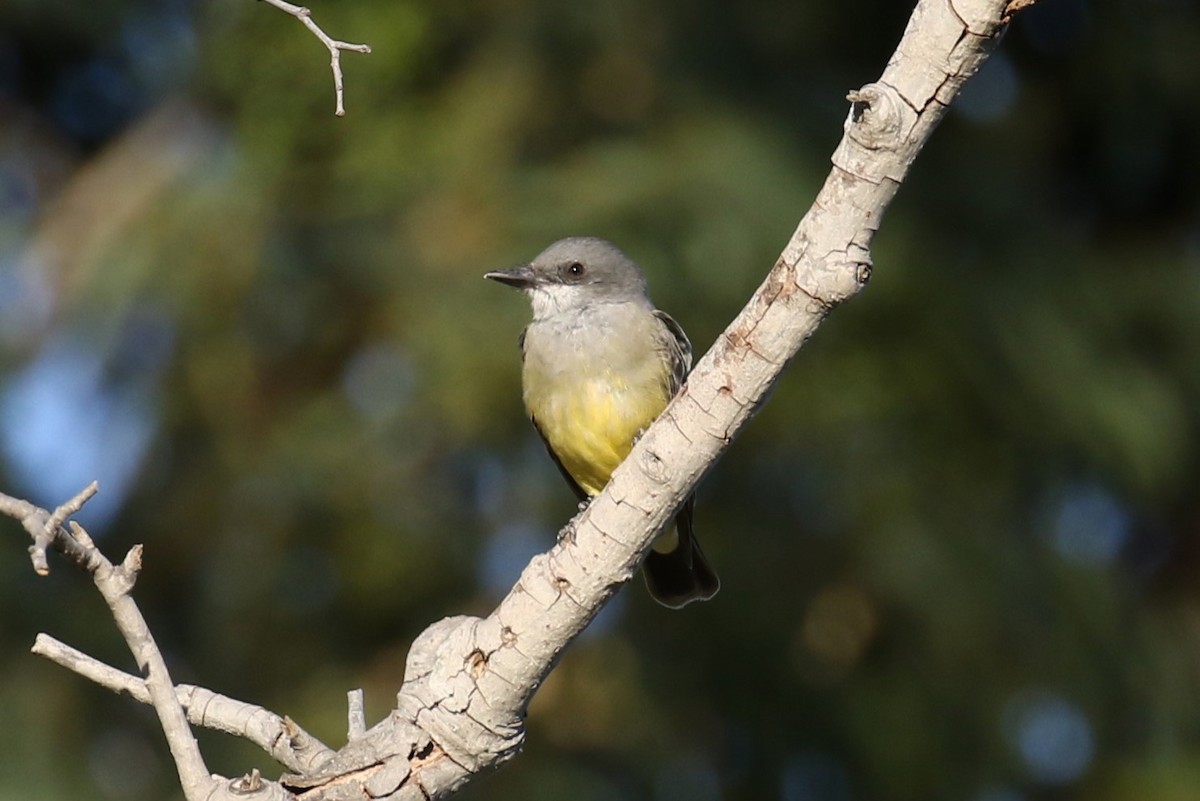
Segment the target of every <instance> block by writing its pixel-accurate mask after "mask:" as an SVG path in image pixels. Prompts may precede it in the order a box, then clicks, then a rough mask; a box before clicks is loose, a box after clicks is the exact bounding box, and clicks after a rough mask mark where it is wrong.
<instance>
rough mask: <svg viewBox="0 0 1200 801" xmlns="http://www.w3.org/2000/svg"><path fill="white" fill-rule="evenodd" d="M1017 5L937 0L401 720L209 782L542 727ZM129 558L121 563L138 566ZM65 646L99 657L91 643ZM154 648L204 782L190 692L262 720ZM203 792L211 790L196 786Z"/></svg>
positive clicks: (171, 708)
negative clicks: (787, 221) (587, 483)
mask: <svg viewBox="0 0 1200 801" xmlns="http://www.w3.org/2000/svg"><path fill="white" fill-rule="evenodd" d="M1006 13H1007V12H1006V0H920V2H919V3H918V4H917V7H916V10H915V11H914V13H913V15H912V18H911V20H910V21H909V25H908V28H907V29H906V31H905V33H904V37H903V39H902V40H901V42H900V45H899V46H898V48H897V49H896V52H895V54H894V55H893V56H892V58H891V59H890V60H889V62H888V65H887V67H886V69H885V70H884V72H883V74H882V76H881V77H880V78H879V79H878V80H877V81H875V82H874V83H871V84H868V85H867V86H864V87H863V88H861V89H859V90H857V91H854V92H852V93H850V96H849V99H850V101H851V110H850V114H849V116H848V118H847V120H846V123H845V136H844V137H843V139H842V141H841V143H840V144H839V145H838V147H837V149H836V151H835V152H834V154H833V158H832V161H833V169H832V171H831V172H830V174H829V177H828V178H827V179H826V181H825V184H824V186H823V187H822V188H821V190H820V192H819V193H818V195H817V198H816V200H815V202H814V203H813V206H812V208H811V209H810V210H809V212H808V213H807V214H806V215H805V216H804V218H803V219H802V220H801V221H800V223H799V226H798V227H797V229H796V231H795V233H794V234H793V235H792V238H791V239H790V241H789V242H788V243H787V245H786V246H785V247H784V249H783V253H782V255H781V256H780V257H779V260H778V261H777V262H776V264H775V266H774V268H773V269H772V270H771V271H770V272H769V273H768V274H767V277H766V280H765V281H764V282H763V284H762V286H760V287H759V289H758V290H757V291H756V292H755V293H754V295H753V297H751V299H750V302H749V303H748V304H747V305H746V307H745V308H744V309H743V310H742V311H741V313H740V314H738V316H737V317H736V318H735V319H734V321H733V322H732V323H731V324H730V325H729V327H728V328H727V329H726V330H725V332H724V333H723V335H722V336H721V337H720V338H719V339H718V340H717V342H716V344H715V345H714V346H713V347H712V349H711V350H710V351H709V352H708V353H707V354H705V356H704V357H703V358H702V359H701V360H700V361H699V363H698V364H697V365H696V367H695V369H694V370H693V372H692V374H691V376H690V377H689V379H688V383H687V385H686V387H685V388H684V389H683V391H682V392H681V393H680V394H679V396H678V397H677V398H676V399H675V400H674V402H673V403H672V404H671V405H670V407H668V409H667V410H666V411H665V412H664V413H663V415H662V417H661V418H660V419H659V420H658V422H656V423H655V424H654V425H653V426H652V427H651V428H650V429H648V430H647V431H646V433H645V435H644V436H643V437H642V438H641V439H640V441H639V442H638V444H637V445H636V447H635V448H634V450H633V452H632V453H631V454H630V456H629V458H628V459H627V460H626V462H625V463H624V464H623V465H621V467H620V468H618V469H617V471H616V472H615V474H614V475H613V478H612V481H611V483H610V484H609V486H608V487H607V488H606V489H605V491H604V492H602V493H601V494H600V495H598V496H597V497H596V498H595V499H594V500H593V501H592V503H591V504H590V505H589V506H588V508H587V510H586V511H584V512H582V513H581V514H580V515H578V516H577V517H576V518H575V519H574V520H572V521H571V522H570V523H569V524H568V526H567V528H566V529H565V530H564V535H563V536H562V537H561V538H560V541H559V543H558V544H557V545H556V546H555V547H554V548H552V549H550V551H548V552H547V553H544V554H540V555H538V556H536V557H535V558H534V559H533V560H532V561H531V562H530V563H529V565H528V566H527V567H526V568H525V570H524V571H523V572H522V574H521V577H520V580H519V581H518V582H517V584H516V586H515V587H513V589H512V590H511V592H509V594H508V596H507V597H506V598H505V599H504V600H503V601H502V602H501V603H500V605H499V606H498V607H497V608H496V610H495V611H493V612H492V613H491V614H490V615H489V616H487V617H486V618H472V617H455V618H448V619H446V620H442V621H439V622H437V623H435V624H433V625H432V626H430V627H429V628H428V629H427V630H426V631H425V632H424V633H422V634H421V635H420V636H419V637H418V638H417V639H416V641H415V642H414V643H413V645H412V649H411V651H410V653H409V656H408V662H407V665H406V670H405V676H404V681H403V684H402V686H401V687H400V690H399V693H398V696H397V703H396V708H395V710H394V711H393V712H392V713H391V714H390V715H389V716H388V718H387V719H385V720H384V721H382V722H381V723H379V724H377V725H375V726H374V727H373V728H371V729H369V730H367V731H365V732H363V731H362V724H361V713H360V712H357V711H356V710H357V709H358V707H357V705H356V703H355V702H354V701H353V700H352V703H351V710H350V714H349V720H350V723H349V730H350V733H351V737H350V741H349V743H348V744H347V745H346V746H345V747H344V748H342V749H341V750H340V751H337V752H336V753H333V752H329V751H327V750H325V749H324V746H321V745H320V744H319V743H316V744H313V743H309V744H308V746H309V747H308V749H307V750H306V751H304V753H303V755H301V754H297V753H295V752H294V751H295V749H293V748H290V747H288V748H284V752H285V753H284V759H283V760H281V761H283V762H284V764H286V765H287V766H288V767H289V768H291V769H293V770H300V771H303V775H302V776H301V775H292V776H287V777H284V779H283V780H282V782H281V783H275V782H271V781H266V780H263V779H261V777H260V776H258V775H257V773H255V774H253V775H250V776H247V777H243V778H242V779H240V780H237V781H236V782H235V784H236V785H237V786H236V787H233V786H231V785H230V783H229V782H228V781H227V780H223V779H217V778H215V777H214V779H213V780H211V783H209V784H207V785H206V795H205V796H204V797H209V798H216V797H224V796H225V795H227V794H236V795H237V796H238V797H239V798H243V799H244V798H246V797H247V796H248V795H249V796H251V797H253V798H268V797H284V795H285V791H290V792H292V793H296V794H302V795H303V797H305V798H313V799H337V798H363V797H370V798H391V799H425V798H444V797H446V796H448V795H450V794H451V793H453V792H454V791H455V790H457V789H459V788H460V787H462V786H463V785H464V784H466V783H467V782H469V781H470V780H472V779H473V778H475V777H476V776H478V775H479V774H481V773H482V772H484V771H486V770H488V769H491V768H493V767H495V766H497V765H499V764H501V763H503V762H504V761H506V760H508V759H509V758H511V757H512V756H514V755H515V754H516V753H517V751H518V750H519V748H520V746H521V742H522V739H523V737H524V725H523V722H524V716H525V710H526V708H527V706H528V704H529V701H530V699H531V698H532V696H533V694H534V692H535V691H536V690H537V688H538V686H539V685H540V683H541V682H542V680H543V679H544V678H545V677H546V675H547V673H548V672H549V671H550V670H551V668H552V667H553V665H554V663H555V660H556V659H557V657H558V656H559V654H560V653H562V651H563V649H564V648H566V647H567V646H568V645H569V644H570V643H571V641H572V640H573V639H574V637H575V636H577V635H578V634H579V633H580V632H581V631H582V630H583V629H584V627H585V626H587V624H588V623H589V622H590V621H591V620H592V618H593V617H594V616H595V615H596V613H597V612H598V611H599V610H600V608H601V607H602V606H603V604H604V603H605V602H606V601H607V600H608V599H609V598H610V597H611V596H612V594H613V593H614V592H616V590H617V589H618V588H619V587H620V586H621V585H622V584H623V583H625V582H626V581H628V580H629V579H630V578H631V577H632V576H633V575H634V573H635V572H636V570H637V567H638V564H639V563H640V561H641V558H642V556H643V555H644V554H645V552H646V550H647V549H648V548H649V546H650V543H651V541H652V539H653V537H654V534H655V533H656V532H657V531H658V530H659V528H660V527H661V526H662V525H663V524H664V523H665V522H666V521H667V520H668V519H669V518H670V517H671V515H672V514H673V513H674V512H675V510H676V508H677V507H678V505H679V504H680V503H681V502H682V500H683V499H684V498H685V497H686V496H687V495H688V494H689V493H690V492H691V491H692V490H693V489H694V487H695V485H696V483H697V482H698V481H699V480H700V478H701V476H702V475H703V474H704V473H705V472H706V471H707V470H709V469H710V468H711V467H712V466H713V465H714V463H715V462H716V461H717V459H718V458H719V457H720V456H721V454H722V453H723V452H724V450H725V449H726V448H727V447H728V445H729V443H730V442H731V441H732V440H733V438H734V437H736V436H737V434H738V432H739V431H740V430H741V428H742V426H744V425H745V424H746V422H747V421H748V420H749V419H750V417H751V416H752V415H753V414H754V413H755V411H756V410H757V409H758V408H759V406H760V405H761V404H762V402H763V400H764V399H765V397H766V395H767V393H768V391H769V390H770V388H771V386H772V385H773V384H774V382H775V381H776V380H777V379H778V378H779V375H780V373H781V371H782V370H783V368H784V366H785V365H786V364H787V363H788V361H789V360H790V359H791V358H792V357H793V356H794V355H795V354H796V352H797V351H798V350H799V349H800V347H801V346H802V345H803V344H804V342H805V341H806V340H807V339H808V337H810V336H811V335H812V333H813V332H814V331H815V330H816V328H817V326H818V325H820V323H821V322H822V320H824V318H825V316H826V315H827V314H828V313H829V312H830V310H831V309H833V308H834V307H835V306H837V305H838V304H839V303H841V302H842V301H844V300H847V299H849V298H851V297H853V296H854V295H855V294H857V293H858V292H859V290H861V289H862V287H863V286H864V285H865V284H866V282H867V280H868V278H869V276H870V271H871V256H870V246H871V241H872V238H873V237H874V234H875V231H876V229H877V228H878V226H879V223H880V219H881V217H882V215H883V212H884V210H885V209H886V208H887V206H888V204H889V203H890V201H891V199H892V197H893V196H894V195H895V193H896V191H897V189H898V188H899V186H900V183H901V182H902V181H903V180H904V177H905V175H906V174H907V172H908V169H909V167H910V166H911V165H912V163H913V161H914V159H915V158H916V156H917V153H918V152H919V151H920V149H921V147H922V146H923V145H924V144H925V142H926V141H927V140H928V138H929V136H930V134H931V133H932V131H933V129H934V127H935V126H936V125H937V123H938V122H939V121H940V120H941V118H942V116H943V115H944V113H945V110H946V108H947V106H948V105H949V103H950V102H951V101H952V100H953V99H954V97H955V95H956V94H957V92H958V91H959V89H960V88H961V86H962V85H963V83H964V82H965V81H966V80H967V78H969V77H970V76H971V75H972V74H974V73H975V71H976V70H978V68H979V66H980V65H981V64H982V63H983V61H984V60H985V59H986V58H987V55H988V53H989V52H990V50H991V47H992V45H993V44H994V43H995V42H996V40H997V38H998V36H999V34H1000V33H1001V32H1002V30H1003V26H1004V24H1005V23H1006V22H1007V20H1006V18H1005V14H1006ZM22 503H23V502H20V501H15V499H10V498H6V497H5V496H0V510H2V511H7V512H8V513H9V514H12V515H13V516H16V517H21V518H22V519H26V522H27V528H30V530H31V533H33V532H35V531H38V530H42V531H44V530H45V528H46V526H45V524H46V521H47V520H48V519H49V520H50V521H51V522H52V523H53V526H52V527H53V528H54V529H55V530H56V533H55V538H56V539H55V544H56V546H57V547H58V548H59V550H66V551H67V552H68V553H69V554H73V555H74V556H76V557H77V558H76V561H80V558H78V557H82V559H83V562H87V561H88V560H90V559H92V558H93V557H91V556H89V555H88V553H89V552H87V547H90V542H89V543H86V546H87V547H85V548H84V551H85V553H84V554H82V555H81V554H79V553H78V551H79V547H80V546H79V542H78V539H77V537H78V534H79V533H81V530H78V529H76V537H72V535H71V533H69V532H67V531H66V529H64V528H63V526H62V525H60V524H61V523H62V522H63V520H65V516H63V517H62V518H61V519H60V518H59V517H56V516H51V515H50V513H48V512H45V511H44V510H36V511H37V513H39V514H40V515H41V517H37V516H36V515H34V513H33V512H31V511H30V510H32V509H34V507H31V506H29V505H28V504H25V505H24V506H19V507H18V506H15V505H14V504H16V505H19V504H22ZM26 515H34V516H33V517H26ZM30 520H34V521H35V522H34V523H30V522H29V521H30ZM36 521H40V522H36ZM39 526H40V527H41V528H39ZM44 540H45V536H44V535H43V536H42V537H41V540H38V535H37V534H35V548H34V549H31V552H32V553H33V559H34V564H35V567H36V568H38V569H39V570H41V569H44V555H45V554H44V550H45V546H46V542H45V541H44ZM60 540H61V541H60ZM110 568H111V566H110ZM113 570H116V571H117V572H118V574H119V572H120V570H121V568H113ZM95 572H96V571H95V569H94V568H93V573H95ZM135 572H136V571H135V570H132V569H131V570H129V578H128V580H127V581H126V582H125V583H128V584H131V582H132V575H133V574H134V573H135ZM117 589H120V587H117ZM126 589H127V588H126ZM726 592H736V588H727V589H726ZM118 595H119V596H120V597H121V598H126V599H127V598H128V597H129V596H128V593H127V592H122V593H118ZM122 603H124V602H123V601H122ZM130 603H131V601H130ZM714 603H720V598H718V599H717V600H716V601H714ZM147 634H148V633H147ZM151 644H152V641H151ZM134 645H135V643H134V642H132V641H131V647H132V646H134ZM143 645H144V643H137V647H142V646H143ZM49 650H52V651H53V650H55V649H53V648H49ZM59 653H60V655H61V651H60V652H59ZM58 661H60V663H63V664H68V666H72V664H73V663H79V664H86V660H79V659H75V658H74V657H71V658H67V657H63V658H61V659H59V660H58ZM139 661H141V660H139ZM154 664H155V663H153V661H151V671H150V679H148V680H147V684H148V685H149V684H151V683H152V680H156V683H157V686H151V687H150V689H149V691H148V692H145V693H141V692H138V691H134V690H133V689H132V688H127V689H130V691H131V692H133V693H134V694H135V697H138V698H139V699H140V700H147V699H150V700H152V702H153V703H154V705H155V707H156V709H158V710H159V713H160V717H163V719H164V728H166V729H167V730H168V736H169V739H171V742H172V752H173V753H175V751H176V748H177V747H178V748H181V749H182V750H183V751H184V752H185V753H184V754H183V755H182V758H183V760H184V762H182V763H180V773H181V777H184V781H185V785H186V783H187V780H188V777H192V778H194V777H195V772H196V768H195V766H194V764H193V763H192V760H194V759H195V758H196V757H195V755H194V754H193V753H192V752H191V750H190V749H189V747H187V743H186V742H184V739H185V738H184V736H183V735H182V734H181V733H180V732H179V731H178V730H177V728H178V725H179V724H178V720H180V719H182V715H183V714H185V712H184V707H185V706H186V707H187V709H186V714H187V715H188V719H189V720H191V721H192V723H194V724H197V725H208V726H213V727H216V728H223V729H224V730H226V731H234V732H239V733H241V734H243V736H248V735H246V730H245V726H246V722H245V721H246V719H245V714H246V712H245V710H244V709H243V710H242V711H241V712H235V711H233V710H234V709H235V707H236V705H237V702H230V707H229V708H230V711H229V712H227V713H222V712H219V711H217V712H214V714H213V715H212V716H210V717H208V718H206V719H204V720H202V721H198V720H196V717H195V716H194V715H193V709H192V706H191V705H189V704H188V703H187V701H186V695H185V693H184V690H183V688H174V691H172V688H170V687H169V686H165V685H163V684H162V676H165V668H163V670H162V671H157V670H156V668H155V667H154ZM76 669H77V670H79V671H80V672H81V673H84V674H85V675H89V677H92V678H95V679H96V680H97V681H101V683H103V684H105V686H114V685H118V686H119V685H121V684H122V683H123V682H125V683H127V682H128V681H134V682H137V681H141V680H140V679H137V678H135V677H126V678H119V677H114V676H112V675H108V674H104V671H102V670H100V669H98V668H97V667H96V666H95V665H94V664H93V665H88V666H87V669H86V670H85V669H82V668H78V667H77V668H76ZM101 674H103V675H104V678H103V679H101V678H99V676H100V675H101ZM122 675H123V674H122ZM191 691H192V692H194V691H195V689H194V688H193V689H192V690H191ZM205 692H207V691H205ZM168 696H169V697H168ZM216 697H218V698H219V696H216ZM225 700H228V699H225ZM181 701H182V702H183V703H181ZM218 707H219V705H216V704H214V705H213V707H212V708H213V709H214V710H216V709H218ZM253 709H254V710H258V708H257V707H254V708H253ZM164 710H165V711H164ZM260 712H261V714H262V715H264V716H267V718H266V719H267V720H268V722H270V725H271V726H274V727H275V728H272V729H271V730H270V731H272V732H274V731H276V730H283V729H286V727H285V726H283V725H282V724H280V723H278V722H277V721H284V722H286V723H289V724H290V721H286V719H284V718H281V717H280V716H278V715H274V714H273V713H269V712H267V711H266V710H260ZM255 714H258V712H255ZM225 715H228V719H225ZM164 716H165V717H164ZM168 718H169V719H170V721H171V722H168ZM292 725H293V726H294V724H292ZM288 731H293V730H288ZM294 732H299V730H298V729H294ZM301 734H302V733H301ZM290 736H291V735H288V737H290ZM252 739H254V738H252ZM270 739H271V737H263V736H259V737H257V738H256V739H255V741H256V742H259V744H260V745H262V746H263V747H264V749H265V750H267V751H268V752H274V751H275V746H276V745H278V744H277V743H274V744H272V745H271V747H268V745H267V744H266V741H268V740H270ZM285 739H287V738H285ZM300 739H303V738H300ZM326 755H328V758H325V757H326ZM176 757H177V759H179V758H180V755H179V754H176ZM322 760H323V761H322ZM317 763H319V764H317ZM315 764H316V765H317V767H315V769H314V768H313V767H312V766H314V765H315ZM188 797H189V798H195V797H199V796H196V795H195V794H194V792H193V791H192V790H191V789H189V792H188ZM230 797H232V795H230Z"/></svg>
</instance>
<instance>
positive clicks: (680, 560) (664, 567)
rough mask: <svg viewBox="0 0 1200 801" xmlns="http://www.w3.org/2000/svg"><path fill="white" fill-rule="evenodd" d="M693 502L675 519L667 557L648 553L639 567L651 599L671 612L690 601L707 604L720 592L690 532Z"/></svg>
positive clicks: (692, 498) (688, 500) (718, 582)
mask: <svg viewBox="0 0 1200 801" xmlns="http://www.w3.org/2000/svg"><path fill="white" fill-rule="evenodd" d="M695 501H696V498H695V496H692V497H690V498H688V499H687V501H686V502H685V503H684V504H683V508H681V509H680V510H679V514H677V515H676V516H675V529H676V532H677V533H678V541H677V542H676V544H675V549H674V550H672V551H670V552H669V553H659V552H658V551H654V550H651V551H650V553H649V554H647V555H646V561H645V562H643V563H642V575H643V576H645V577H646V589H648V590H650V597H652V598H653V599H654V600H656V601H658V602H659V603H660V604H662V605H663V606H669V607H670V608H672V609H679V608H680V607H683V606H687V605H688V604H690V603H691V602H692V601H707V600H708V599H709V598H711V597H713V596H714V595H716V594H717V590H719V589H721V580H720V579H719V578H717V574H716V573H715V572H713V569H712V568H711V567H709V566H708V560H706V559H705V558H704V552H703V551H701V550H700V543H699V542H697V541H696V535H695V532H694V531H693V530H692V510H693V507H694V506H695Z"/></svg>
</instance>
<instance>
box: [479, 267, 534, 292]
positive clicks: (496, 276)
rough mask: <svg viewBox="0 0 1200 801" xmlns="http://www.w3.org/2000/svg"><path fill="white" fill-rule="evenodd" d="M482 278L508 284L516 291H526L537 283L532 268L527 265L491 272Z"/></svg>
mask: <svg viewBox="0 0 1200 801" xmlns="http://www.w3.org/2000/svg"><path fill="white" fill-rule="evenodd" d="M483 277H484V278H490V279H492V280H493V281H499V282H500V283H502V284H508V285H509V286H515V287H516V288H517V289H528V288H529V287H531V286H533V285H534V284H535V283H537V276H536V275H535V274H534V272H533V268H532V267H530V266H529V265H528V264H522V265H520V266H517V267H513V268H511V269H508V270H492V271H491V272H490V273H487V274H485V275H484V276H483Z"/></svg>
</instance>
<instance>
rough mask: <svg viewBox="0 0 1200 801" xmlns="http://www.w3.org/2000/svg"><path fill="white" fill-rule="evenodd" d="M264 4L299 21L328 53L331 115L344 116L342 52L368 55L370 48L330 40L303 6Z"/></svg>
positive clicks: (278, 0)
mask: <svg viewBox="0 0 1200 801" xmlns="http://www.w3.org/2000/svg"><path fill="white" fill-rule="evenodd" d="M264 2H266V3H268V4H270V5H273V6H275V7H276V8H278V9H279V10H280V11H283V12H285V13H287V14H291V15H292V16H293V17H295V18H296V19H298V20H300V22H302V23H303V24H304V27H305V28H308V29H309V30H310V31H312V34H313V36H315V37H317V39H319V40H320V41H321V44H323V45H325V49H326V50H328V51H329V66H330V68H331V69H332V70H333V94H334V103H335V107H334V111H333V113H334V114H336V115H337V116H339V117H344V116H346V104H345V93H344V92H343V90H342V51H343V50H351V51H353V52H355V53H370V52H371V46H370V45H366V44H351V43H350V42H342V41H339V40H337V39H334V38H332V37H331V36H329V34H327V33H325V31H323V30H321V26H319V25H317V23H315V22H313V18H312V11H310V10H309V9H308V8H305V7H304V6H296V5H292V4H291V3H288V2H285V0H264Z"/></svg>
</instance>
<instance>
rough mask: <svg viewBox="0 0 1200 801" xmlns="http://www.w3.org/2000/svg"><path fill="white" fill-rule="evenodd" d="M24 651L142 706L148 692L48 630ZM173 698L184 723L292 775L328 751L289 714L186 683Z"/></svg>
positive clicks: (136, 678) (309, 767) (138, 681)
mask: <svg viewBox="0 0 1200 801" xmlns="http://www.w3.org/2000/svg"><path fill="white" fill-rule="evenodd" d="M30 650H31V651H32V653H34V654H37V655H38V656H43V657H45V658H46V659H49V660H50V661H51V662H54V663H55V664H57V665H61V666H62V667H65V668H66V669H68V670H71V671H74V672H75V673H78V674H79V675H80V676H83V677H84V678H85V679H90V680H91V681H93V682H95V683H96V684H99V685H100V686H101V687H105V688H107V689H109V690H112V691H113V692H115V693H126V694H128V695H129V696H130V697H131V698H133V699H134V700H135V701H139V702H141V703H143V704H149V703H151V700H150V691H149V690H147V689H146V682H145V680H143V679H142V678H141V677H140V676H134V675H132V674H129V673H126V672H124V671H121V670H117V669H116V668H114V667H112V666H111V665H106V664H105V663H103V662H101V661H100V660H98V659H96V658H95V657H92V656H88V655H87V654H85V653H83V652H82V651H79V650H76V649H75V648H72V647H71V646H69V645H67V644H66V643H63V642H61V641H59V640H56V639H55V638H53V637H51V636H49V635H48V634H39V635H38V636H37V639H36V640H34V643H33V648H32V649H30ZM175 697H176V698H177V699H178V700H179V703H180V705H181V706H182V707H183V708H184V710H185V711H186V712H187V719H188V722H190V723H191V724H192V725H194V726H203V727H204V728H206V729H213V730H214V731H220V732H225V733H226V734H233V735H237V736H239V737H245V738H246V739H247V740H249V741H250V742H252V743H254V744H255V745H257V746H258V747H259V748H261V749H263V750H264V751H266V752H267V753H268V754H270V755H271V756H272V757H273V758H274V759H275V760H276V761H278V762H279V764H281V765H283V766H284V767H286V768H287V769H288V770H293V771H296V772H298V773H304V772H307V771H311V770H312V769H314V768H315V767H316V766H318V765H320V764H321V763H323V762H324V761H325V760H327V759H328V758H329V757H331V756H332V755H333V750H332V749H330V748H329V746H327V745H325V744H324V743H322V742H321V741H320V740H318V739H317V738H316V737H313V736H312V735H311V734H309V733H308V732H307V731H305V730H304V729H302V728H300V726H298V725H296V723H295V722H294V721H292V720H291V719H290V718H288V717H286V716H281V715H278V714H276V713H274V712H272V711H271V710H269V709H264V708H263V707H261V706H257V705H255V704H248V703H246V702H244V701H238V700H237V699H235V698H229V697H227V696H224V695H221V694H220V693H215V692H213V691H212V690H208V689H205V688H204V687H196V686H193V685H191V684H180V685H177V686H176V687H175Z"/></svg>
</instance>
